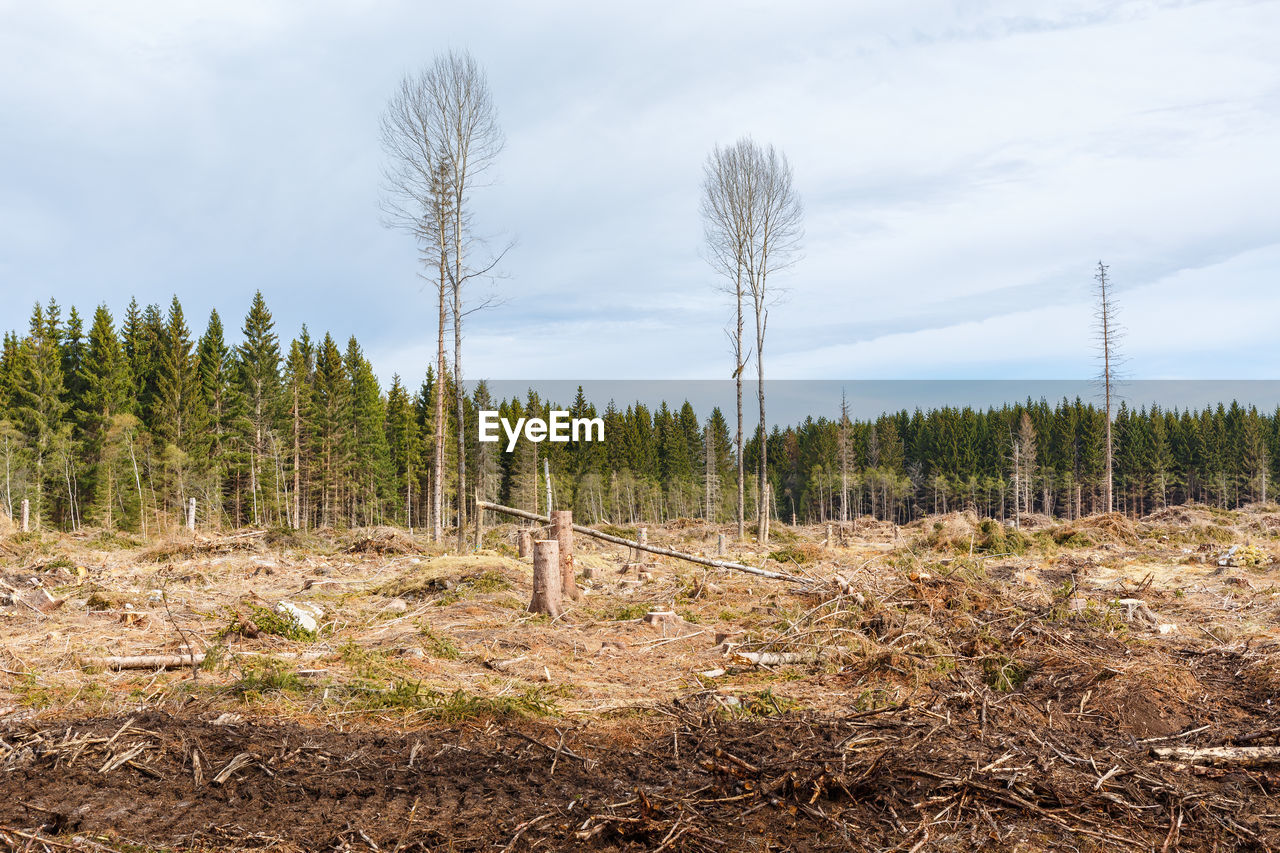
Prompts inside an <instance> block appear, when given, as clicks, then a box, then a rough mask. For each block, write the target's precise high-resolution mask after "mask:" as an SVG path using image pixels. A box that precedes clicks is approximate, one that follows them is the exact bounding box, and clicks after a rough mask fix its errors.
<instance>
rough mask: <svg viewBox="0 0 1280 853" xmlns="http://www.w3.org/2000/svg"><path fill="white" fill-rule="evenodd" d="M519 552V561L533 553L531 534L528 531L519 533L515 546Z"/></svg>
mask: <svg viewBox="0 0 1280 853" xmlns="http://www.w3.org/2000/svg"><path fill="white" fill-rule="evenodd" d="M517 548H518V549H519V552H520V559H522V560H524V559H526V558H528V556H529V555H530V554H532V553H533V533H532V532H530V531H528V530H521V531H520V541H519V544H518V545H517Z"/></svg>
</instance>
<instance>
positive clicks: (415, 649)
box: [0, 507, 1280, 853]
mask: <svg viewBox="0 0 1280 853" xmlns="http://www.w3.org/2000/svg"><path fill="white" fill-rule="evenodd" d="M1028 522H1029V523H1028V524H1027V525H1026V526H1025V528H1024V530H1023V531H1010V530H1008V529H1007V528H1005V527H1003V526H1000V525H994V524H991V523H982V522H979V521H978V520H977V519H975V518H973V517H972V516H967V515H963V514H951V515H948V516H942V517H938V518H931V519H928V520H925V521H923V522H917V523H916V524H914V525H911V526H909V527H902V528H898V527H895V526H893V525H890V524H886V523H877V522H874V521H873V520H870V519H862V520H860V521H859V523H858V524H857V526H856V529H854V526H853V525H849V526H847V527H846V529H845V530H843V531H841V530H839V529H838V528H837V529H836V530H835V535H834V536H833V539H834V541H832V542H826V541H825V538H826V528H825V527H823V526H819V527H811V528H796V529H792V528H788V527H785V526H782V527H778V528H776V529H775V535H774V539H773V541H772V542H771V544H770V546H769V547H768V548H764V547H760V546H757V545H754V544H750V545H743V546H734V545H730V549H729V550H730V553H729V558H731V559H737V560H740V561H743V562H746V563H749V564H752V565H766V564H767V565H768V567H770V568H773V569H782V570H785V571H788V572H791V573H793V574H799V575H803V576H805V577H806V578H809V579H810V582H809V583H806V584H791V583H786V582H780V581H773V580H765V579H760V578H757V577H753V576H750V575H746V574H741V573H733V572H726V571H718V570H710V569H703V568H702V567H699V566H696V565H694V564H690V563H685V562H682V561H676V560H670V559H666V558H659V559H656V560H654V559H645V560H644V561H642V562H633V561H632V560H633V559H634V557H635V555H631V554H628V553H627V551H626V549H623V548H618V547H615V546H612V545H607V544H605V543H597V542H595V541H593V540H589V539H587V538H586V537H583V536H581V535H580V536H578V537H577V548H576V558H577V564H578V568H579V569H580V571H581V572H582V576H581V580H580V582H581V584H582V586H583V588H584V595H583V597H582V599H581V600H580V601H578V602H571V603H569V605H568V606H567V608H566V612H565V614H564V616H563V617H562V618H560V619H558V620H554V621H552V620H549V619H547V618H546V617H543V616H535V615H532V614H529V613H527V612H526V611H525V606H526V605H527V603H528V600H529V597H530V593H531V570H530V566H529V565H528V563H527V561H522V560H519V559H517V558H516V557H515V550H514V547H513V545H514V541H515V537H516V528H515V527H513V526H510V525H505V526H500V527H497V528H494V529H492V530H490V531H489V533H488V535H487V537H486V541H485V545H486V548H485V550H483V551H481V552H480V553H479V554H475V555H467V556H456V555H450V554H448V553H447V552H446V551H445V549H444V548H442V547H441V546H437V545H432V544H430V543H427V542H426V541H425V540H423V539H421V538H418V537H410V536H408V535H407V534H406V533H404V532H402V531H392V530H387V529H374V530H362V531H351V532H342V533H338V532H333V531H320V532H318V533H314V534H296V533H282V532H262V531H241V532H239V533H235V534H231V535H228V536H222V537H217V538H212V539H210V538H205V537H199V538H194V537H193V538H180V537H174V538H172V539H168V540H165V541H163V542H159V543H150V544H142V543H139V542H136V541H133V540H130V539H128V538H127V537H121V536H118V535H107V534H103V533H101V532H98V531H84V532H82V533H81V534H78V535H76V536H61V537H55V536H40V535H38V534H27V535H14V534H10V535H8V536H6V537H3V538H0V602H7V603H3V604H2V605H0V850H5V849H8V850H65V849H77V850H115V851H124V850H161V849H164V850H177V849H181V850H239V849H278V850H382V851H419V850H442V851H443V850H454V851H468V850H510V851H515V850H532V849H540V850H552V851H554V850H569V849H598V850H690V851H693V850H760V851H765V850H778V851H780V850H797V851H808V850H867V851H873V850H874V851H888V850H899V851H909V853H918V851H927V850H975V849H991V850H1021V851H1033V850H1077V851H1088V850H1111V849H1135V850H1161V851H1165V850H1206V851H1208V850H1223V851H1225V850H1272V849H1277V848H1280V758H1278V757H1277V756H1276V755H1275V754H1276V753H1277V752H1280V747H1277V744H1278V743H1280V740H1278V736H1280V704H1278V703H1280V669H1277V666H1278V665H1280V637H1278V634H1277V616H1280V566H1278V565H1277V563H1276V559H1275V557H1276V555H1277V554H1278V553H1280V539H1277V534H1278V533H1280V510H1278V509H1276V508H1266V507H1263V508H1254V509H1250V510H1246V511H1242V512H1235V513H1228V512H1223V511H1220V510H1213V509H1207V508H1174V509H1170V510H1165V511H1163V512H1161V513H1157V514H1156V515H1154V516H1151V517H1149V518H1147V519H1144V520H1142V521H1139V522H1135V521H1132V520H1129V519H1125V518H1123V517H1120V516H1103V517H1100V518H1096V519H1086V520H1082V521H1077V522H1073V523H1064V524H1056V523H1052V522H1050V521H1049V520H1047V519H1036V518H1032V519H1028ZM610 532H613V533H615V534H620V535H623V536H628V535H631V534H632V533H633V532H634V530H633V529H627V528H612V529H610ZM729 532H730V531H729V530H728V529H727V528H715V527H711V526H707V525H705V524H702V523H700V522H684V523H673V524H668V525H665V526H663V527H661V528H657V527H651V528H650V530H649V539H650V541H651V542H655V543H657V544H662V545H666V546H668V547H672V548H676V549H679V550H682V551H685V552H694V553H713V552H714V551H715V547H716V538H717V535H718V534H720V533H725V534H728V533H729ZM729 538H731V537H729ZM766 557H768V558H769V559H768V560H767V561H766ZM281 602H288V603H289V604H290V605H292V606H293V607H294V608H296V609H298V610H301V611H302V612H304V613H308V614H311V615H314V616H315V618H316V621H317V630H316V631H314V632H311V631H307V630H305V626H303V625H300V624H299V623H298V622H295V621H293V620H291V619H290V618H289V617H288V616H286V615H282V614H281V613H280V612H279V610H278V605H279V604H280V603H281ZM650 611H674V612H675V614H677V616H676V617H675V618H672V619H664V620H659V621H657V623H656V624H650V623H649V621H647V620H646V619H645V616H646V614H647V613H649V612H650ZM191 652H196V653H198V654H200V655H203V656H204V658H203V663H202V664H200V666H199V667H197V668H195V669H192V668H191V667H190V666H180V667H174V668H167V669H161V668H156V667H154V666H153V667H151V668H147V669H127V670H120V671H116V670H115V669H113V668H111V667H110V666H109V665H107V664H106V663H104V661H103V660H102V659H103V658H107V657H111V656H129V655H144V654H147V655H149V654H168V655H183V656H186V655H189V654H190V653H191ZM1222 746H1238V747H1242V748H1243V751H1242V752H1240V753H1239V754H1237V756H1235V758H1233V759H1232V758H1228V759H1223V758H1221V757H1217V758H1215V757H1213V756H1212V755H1206V754H1196V753H1195V752H1194V750H1197V749H1202V748H1207V747H1222ZM1179 750H1182V751H1179ZM1188 751H1190V752H1188ZM1241 755H1244V756H1246V757H1247V759H1248V760H1247V762H1246V763H1242V761H1241V758H1240V756H1241Z"/></svg>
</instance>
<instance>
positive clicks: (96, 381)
mask: <svg viewBox="0 0 1280 853" xmlns="http://www.w3.org/2000/svg"><path fill="white" fill-rule="evenodd" d="M78 378H79V381H80V384H81V386H82V388H83V389H84V390H83V392H82V394H81V396H80V414H79V416H78V420H79V422H80V424H81V428H82V429H83V430H84V436H85V442H86V444H87V447H88V452H89V456H90V458H92V459H93V460H95V467H94V470H93V476H92V480H91V487H92V494H93V498H92V501H91V503H90V507H91V514H92V515H93V517H94V518H95V520H97V521H98V522H99V523H101V524H102V526H103V527H106V528H107V529H111V528H112V527H114V526H115V515H114V512H115V508H114V504H115V491H116V487H115V484H116V472H115V462H116V456H115V455H114V454H113V453H112V450H113V448H112V447H111V446H110V444H109V442H108V441H107V437H108V433H109V431H110V430H111V427H112V424H113V422H114V419H115V417H116V416H117V415H119V414H120V413H122V412H124V411H125V410H126V408H127V406H128V399H129V384H130V383H129V365H128V363H127V362H126V361H125V357H124V352H123V349H122V347H121V344H120V339H119V338H117V337H116V331H115V325H114V323H113V322H112V319H111V312H110V311H108V310H107V307H106V306H105V305H99V306H98V309H97V310H96V311H94V313H93V325H92V326H91V327H90V328H89V340H88V344H87V346H86V351H85V355H84V359H83V361H82V363H81V365H80V369H79V374H78Z"/></svg>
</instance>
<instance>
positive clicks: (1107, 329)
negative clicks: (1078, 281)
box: [1093, 261, 1122, 512]
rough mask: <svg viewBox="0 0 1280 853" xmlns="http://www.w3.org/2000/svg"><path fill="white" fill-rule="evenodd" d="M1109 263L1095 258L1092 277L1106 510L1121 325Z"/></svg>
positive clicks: (1111, 507) (1109, 495)
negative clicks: (1103, 424)
mask: <svg viewBox="0 0 1280 853" xmlns="http://www.w3.org/2000/svg"><path fill="white" fill-rule="evenodd" d="M1107 271H1108V267H1107V266H1106V264H1104V263H1102V261H1098V271H1097V273H1095V274H1094V276H1093V280H1094V281H1095V282H1096V283H1097V284H1096V287H1095V291H1096V293H1097V298H1098V303H1097V308H1096V310H1095V314H1094V316H1095V317H1096V319H1097V337H1098V345H1099V349H1100V351H1099V358H1100V359H1101V361H1102V374H1101V376H1099V377H1098V379H1099V382H1100V383H1101V384H1102V393H1103V400H1104V401H1105V406H1106V417H1107V422H1106V442H1107V446H1106V475H1105V476H1106V481H1105V482H1104V483H1103V502H1104V504H1105V505H1106V507H1107V512H1113V511H1114V510H1115V501H1114V498H1113V495H1112V484H1113V482H1114V477H1113V476H1112V459H1113V457H1112V444H1111V398H1112V394H1113V393H1114V392H1115V369H1116V366H1117V364H1118V362H1119V354H1118V352H1117V350H1116V342H1117V341H1118V339H1119V337H1120V334H1121V332H1122V329H1121V328H1120V325H1119V324H1118V323H1117V322H1116V304H1115V301H1114V299H1113V298H1112V287H1111V280H1110V279H1109V278H1107Z"/></svg>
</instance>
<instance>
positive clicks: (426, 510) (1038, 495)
mask: <svg viewBox="0 0 1280 853" xmlns="http://www.w3.org/2000/svg"><path fill="white" fill-rule="evenodd" d="M450 367H451V366H450V365H448V364H447V363H446V365H445V374H444V384H443V385H439V384H438V382H437V378H436V376H437V373H436V365H435V364H433V365H431V366H429V367H428V369H427V371H426V376H425V377H424V379H423V380H422V382H421V383H420V384H418V385H417V386H416V387H409V386H407V385H406V384H405V383H404V382H403V381H402V380H401V378H400V377H399V376H395V377H393V378H392V380H391V383H390V386H389V387H386V388H384V387H382V386H381V385H380V383H379V381H378V378H377V376H376V374H375V372H374V369H373V366H372V365H371V364H370V362H369V361H368V359H367V358H366V357H365V355H364V352H363V350H362V348H361V346H360V344H359V342H358V341H357V340H356V339H355V338H354V337H352V338H349V339H348V340H347V341H346V343H345V345H340V344H339V343H338V341H337V340H336V339H335V338H334V337H333V336H332V335H331V334H328V333H326V334H325V335H324V336H323V337H320V338H313V337H312V335H311V334H310V333H309V332H308V330H307V329H306V328H305V327H303V329H302V330H301V332H300V333H299V334H298V335H297V336H296V337H295V338H294V339H293V340H291V341H289V342H288V344H287V345H286V344H285V343H284V342H283V341H282V340H281V339H280V337H279V336H278V335H277V333H276V331H275V323H274V320H273V318H272V316H271V312H270V310H269V309H268V307H267V305H266V302H265V300H264V299H263V297H262V294H261V293H258V294H256V295H255V296H254V298H253V300H252V302H251V304H250V306H249V309H248V311H247V313H246V315H245V317H244V320H243V323H242V324H241V327H240V334H239V335H238V340H237V341H236V342H234V343H232V342H229V341H228V335H227V331H226V329H225V328H224V325H223V322H222V319H221V317H220V315H219V314H218V312H217V311H216V310H215V311H213V312H212V313H211V314H210V316H209V318H208V320H207V322H206V324H205V327H204V330H203V332H202V333H201V334H199V335H198V336H196V335H194V334H193V333H192V331H191V329H190V328H189V326H188V323H187V320H186V317H185V314H184V312H183V309H182V305H181V303H180V302H179V300H178V299H177V298H176V297H175V298H174V299H173V300H172V302H171V303H170V304H169V306H168V308H167V309H162V308H161V307H160V306H159V305H148V306H145V307H141V306H139V305H138V303H137V302H136V300H135V301H133V302H131V303H130V304H129V306H128V309H127V310H126V311H125V313H124V316H123V318H122V319H121V321H120V322H119V324H118V326H117V324H116V322H115V320H114V318H113V317H112V315H111V312H110V311H109V310H108V309H107V308H106V307H105V306H100V307H98V308H97V309H96V310H95V311H94V313H93V316H92V320H91V322H90V323H89V328H88V331H87V332H86V331H85V324H84V322H83V319H82V317H81V315H80V314H79V313H78V312H77V311H76V310H75V309H74V308H73V309H72V310H71V311H70V312H69V313H68V314H67V316H66V317H65V318H64V317H63V316H62V310H61V308H60V307H59V306H58V305H57V303H56V302H54V301H52V300H51V301H49V302H48V303H46V304H39V303H37V304H36V305H35V307H34V309H33V311H32V314H31V318H30V322H29V324H28V328H27V330H26V332H25V334H21V335H19V334H18V333H17V332H9V333H7V334H5V336H4V340H3V348H2V349H0V467H2V468H3V471H2V472H0V475H2V476H3V480H2V481H0V509H3V511H4V512H5V513H6V514H7V515H9V516H10V517H11V518H12V517H15V512H16V510H17V507H18V506H19V504H20V503H21V501H23V500H28V501H29V502H30V507H31V516H32V519H33V524H36V525H39V526H41V527H43V528H46V529H50V528H52V529H59V530H67V531H72V530H78V529H80V528H82V527H86V526H92V527H102V528H107V529H116V530H126V531H133V532H137V533H140V534H144V535H149V534H152V533H157V532H162V531H165V530H169V529H172V528H175V527H177V526H180V525H181V523H182V519H183V512H184V508H185V506H186V504H187V501H188V499H190V498H192V497H194V498H196V499H197V505H198V507H199V516H198V520H199V523H200V525H201V526H202V527H207V528H230V527H238V526H242V525H254V526H259V527H262V526H270V527H293V528H317V527H348V526H362V525H374V524H395V525H403V526H412V527H415V528H427V529H430V530H432V531H443V530H445V529H448V528H454V527H456V526H457V525H458V521H459V517H460V515H461V514H462V513H465V507H466V506H467V504H468V502H469V501H470V500H471V498H472V497H473V496H474V495H475V494H476V493H477V492H478V493H479V494H480V495H481V496H482V497H483V498H484V499H486V500H491V501H499V502H503V503H507V504H509V505H514V506H518V507H521V508H525V509H529V510H532V511H536V512H540V513H545V512H546V511H547V509H548V508H549V506H554V507H555V508H572V509H573V510H574V511H575V513H576V514H577V515H578V517H579V518H580V519H583V520H585V521H587V522H598V521H609V522H613V523H635V522H640V521H646V522H662V521H667V520H671V519H675V518H700V519H707V520H710V521H713V522H716V523H725V522H732V521H736V520H737V519H738V518H739V516H738V508H737V507H738V501H737V495H738V491H739V484H741V486H742V492H743V495H744V501H745V504H746V506H747V508H748V511H749V512H750V513H752V514H754V515H759V514H765V515H768V516H771V517H773V518H777V519H781V520H784V521H791V520H792V519H793V518H794V519H795V520H797V521H800V522H811V523H813V522H824V521H833V520H850V519H855V518H858V517H860V516H867V515H870V516H874V517H876V518H879V519H891V520H895V521H898V522H905V521H909V520H911V519H913V518H918V517H920V516H922V515H925V514H928V513H933V512H946V511H952V510H958V509H970V510H973V511H975V512H977V513H979V514H981V515H984V516H989V517H993V518H1000V519H1005V520H1016V519H1017V518H1019V517H1020V516H1021V515H1022V514H1025V513H1032V512H1035V513H1045V514H1049V515H1053V516H1056V517H1060V518H1071V517H1075V516H1079V515H1082V514H1088V513H1093V512H1099V511H1106V509H1107V506H1108V504H1107V477H1106V468H1107V466H1106V432H1107V417H1106V414H1105V411H1104V410H1103V409H1100V408H1098V407H1096V406H1095V405H1094V404H1093V403H1091V402H1085V401H1082V400H1080V399H1076V400H1061V401H1058V402H1056V403H1053V404H1050V403H1049V402H1047V401H1045V400H1039V401H1033V400H1027V401H1024V402H1021V403H1011V404H1008V405H1004V406H1001V407H999V408H988V409H985V410H983V409H972V408H946V407H944V408H939V409H932V410H928V411H922V410H919V409H917V410H915V411H914V412H908V411H905V410H904V411H899V412H896V413H892V414H883V415H878V416H877V417H874V418H867V419H859V418H856V417H853V416H852V415H851V413H850V411H849V407H848V406H847V404H846V405H843V406H842V407H841V414H840V416H839V417H836V418H825V417H819V418H812V417H811V418H807V419H806V420H805V421H804V422H802V423H799V424H794V425H790V426H787V427H785V428H784V427H777V426H775V427H773V428H772V429H771V430H770V431H769V434H768V438H767V440H766V441H764V442H763V443H762V442H761V433H760V430H759V428H758V427H757V429H756V432H755V434H754V435H753V436H752V437H751V438H750V439H749V440H747V441H745V442H744V443H743V445H742V451H741V456H739V452H738V450H737V446H736V443H735V441H734V438H735V436H734V435H733V431H732V430H731V427H730V424H729V422H728V420H727V419H726V417H725V416H724V414H723V413H722V412H721V411H720V409H718V408H717V409H713V410H712V411H711V412H709V413H705V415H700V414H699V413H697V412H696V411H695V410H694V407H693V406H692V405H691V404H690V403H688V402H687V401H686V402H683V403H682V404H679V405H676V404H674V403H672V404H668V403H666V402H663V403H661V404H659V405H658V406H657V407H656V408H651V407H649V406H647V405H645V404H644V403H641V402H633V403H630V404H626V405H625V406H620V405H618V404H617V403H615V402H613V401H610V402H609V403H608V404H607V405H605V406H604V408H603V409H602V410H599V409H597V407H596V405H595V403H593V402H592V401H588V400H587V399H585V396H584V395H583V393H582V391H581V390H579V392H578V394H577V396H576V397H575V399H574V400H572V401H568V403H567V404H565V403H562V402H556V401H551V400H545V399H542V398H540V397H539V396H538V394H537V393H536V392H535V391H533V390H530V391H529V392H528V394H527V395H526V396H525V397H524V398H523V399H515V398H512V399H506V400H495V399H493V398H492V396H491V394H490V392H489V389H488V386H487V385H486V383H484V382H479V383H476V384H475V385H474V386H473V387H471V388H469V389H464V388H458V387H456V386H455V385H454V380H453V378H452V377H453V371H452V370H451V369H450ZM445 399H450V400H457V399H461V400H462V403H463V404H462V406H461V409H460V410H459V409H458V408H457V407H455V406H448V407H445V406H439V407H438V406H437V405H436V402H437V401H438V400H445ZM481 409H496V410H498V411H499V413H500V414H501V416H503V417H507V418H510V419H511V420H512V421H514V420H515V419H517V418H520V417H544V418H546V417H549V413H550V412H551V411H552V410H554V409H566V410H567V411H569V412H570V415H571V416H572V417H601V418H602V419H603V420H604V423H605V441H604V442H587V441H580V442H573V441H570V442H567V443H542V444H536V443H531V442H527V441H521V442H518V443H517V445H516V447H515V449H514V450H513V451H512V452H506V449H505V444H490V443H481V442H479V441H478V440H477V437H478V424H477V412H478V411H479V410H481ZM459 425H461V428H459ZM1111 426H1112V431H1113V441H1114V473H1113V488H1114V495H1115V496H1114V502H1115V508H1116V509H1117V510H1119V511H1122V512H1126V513H1130V514H1135V515H1137V514H1143V513H1147V512H1150V511H1152V510H1154V509H1158V508H1160V507H1163V506H1167V505H1171V504H1179V503H1184V502H1190V501H1197V502H1204V503H1211V504H1215V505H1218V506H1223V507H1234V506H1239V505H1241V504H1245V503H1249V502H1264V503H1265V502H1266V501H1267V500H1268V499H1269V494H1270V491H1269V489H1270V482H1271V479H1272V477H1273V476H1274V475H1275V474H1276V473H1277V471H1276V466H1277V463H1280V410H1278V411H1277V412H1274V413H1271V414H1267V413H1263V412H1259V411H1258V410H1257V409H1256V408H1254V407H1252V406H1244V405H1241V404H1239V403H1237V402H1232V403H1230V404H1219V405H1218V406H1216V407H1207V408H1204V409H1201V410H1190V409H1185V410H1180V409H1176V408H1174V409H1164V408H1161V407H1160V406H1158V405H1148V406H1143V407H1140V408H1132V407H1130V406H1128V405H1127V404H1126V403H1121V404H1120V405H1119V407H1118V409H1117V410H1116V413H1115V416H1114V418H1113V420H1112V422H1111ZM442 435H448V436H450V437H451V438H452V437H456V438H457V439H458V440H453V441H449V442H448V443H445V442H438V439H439V437H440V436H442ZM441 449H443V451H444V452H443V454H441V453H440V452H439V451H440V450H441ZM458 453H462V454H463V455H464V456H465V460H464V462H465V466H466V467H465V469H463V467H462V466H460V465H458V459H457V457H456V454H458ZM740 460H741V464H739V462H740ZM765 460H767V462H766V465H767V467H766V480H765V488H764V490H763V494H765V495H766V500H765V501H764V502H761V501H760V500H759V498H760V495H761V494H762V489H761V487H760V484H759V480H758V477H757V476H756V474H755V472H756V470H757V467H758V465H759V463H760V462H762V461H765ZM461 470H466V471H469V472H471V473H470V474H469V475H467V479H466V480H463V481H462V482H463V483H464V484H465V485H464V486H463V487H462V488H459V482H460V481H459V473H458V472H459V471H461ZM740 472H743V474H742V475H741V479H739V478H740ZM437 485H438V486H439V494H440V498H441V499H440V501H439V503H438V504H437V502H436V500H435V494H436V487H437ZM436 535H437V536H439V535H442V534H441V533H439V532H437V534H436Z"/></svg>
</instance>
